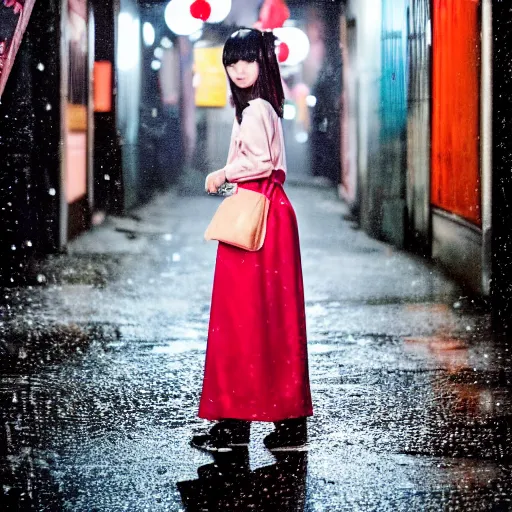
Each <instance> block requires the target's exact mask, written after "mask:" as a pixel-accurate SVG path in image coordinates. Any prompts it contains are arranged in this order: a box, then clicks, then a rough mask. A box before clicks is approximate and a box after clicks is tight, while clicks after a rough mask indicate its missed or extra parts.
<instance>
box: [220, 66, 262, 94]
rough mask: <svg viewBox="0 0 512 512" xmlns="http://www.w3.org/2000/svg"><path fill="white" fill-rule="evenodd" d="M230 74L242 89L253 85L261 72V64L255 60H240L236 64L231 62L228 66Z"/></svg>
mask: <svg viewBox="0 0 512 512" xmlns="http://www.w3.org/2000/svg"><path fill="white" fill-rule="evenodd" d="M226 69H227V72H228V76H229V78H231V80H233V82H234V83H235V84H236V85H237V86H238V87H240V89H247V88H248V87H252V86H253V85H254V84H255V82H256V80H257V79H258V75H259V72H260V66H259V64H258V63H257V62H256V61H255V62H247V61H245V60H239V61H238V62H235V63H234V64H230V65H229V66H228V67H227V68H226Z"/></svg>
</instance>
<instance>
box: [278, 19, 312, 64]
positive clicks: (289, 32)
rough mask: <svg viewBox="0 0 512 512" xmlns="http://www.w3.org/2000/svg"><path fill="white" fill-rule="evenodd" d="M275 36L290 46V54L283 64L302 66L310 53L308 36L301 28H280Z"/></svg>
mask: <svg viewBox="0 0 512 512" xmlns="http://www.w3.org/2000/svg"><path fill="white" fill-rule="evenodd" d="M273 32H274V35H275V36H276V37H277V38H278V39H279V41H282V42H283V43H286V44H287V45H288V48H289V50H290V54H289V55H288V58H287V59H286V60H285V61H284V62H283V63H282V64H283V65H285V66H296V65H297V64H300V63H301V62H302V61H303V60H304V59H305V58H306V57H307V56H308V53H309V48H310V44H309V39H308V36H307V35H306V34H305V32H303V31H302V30H301V29H300V28H297V27H280V28H275V29H274V30H273Z"/></svg>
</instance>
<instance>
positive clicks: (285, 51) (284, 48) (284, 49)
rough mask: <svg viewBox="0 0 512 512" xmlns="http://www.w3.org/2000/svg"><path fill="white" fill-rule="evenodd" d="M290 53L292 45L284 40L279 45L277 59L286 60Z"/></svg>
mask: <svg viewBox="0 0 512 512" xmlns="http://www.w3.org/2000/svg"><path fill="white" fill-rule="evenodd" d="M289 55H290V47H289V46H288V45H287V44H286V43H284V42H281V43H279V46H278V47H277V60H278V61H279V62H285V61H286V59H287V58H288V56H289Z"/></svg>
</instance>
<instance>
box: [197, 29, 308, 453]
mask: <svg viewBox="0 0 512 512" xmlns="http://www.w3.org/2000/svg"><path fill="white" fill-rule="evenodd" d="M223 63H224V66H225V68H226V72H227V75H228V77H229V83H230V86H231V92H232V99H233V103H234V105H235V109H236V119H235V122H234V126H233V133H232V136H231V146H230V150H229V155H228V161H227V165H226V166H225V167H224V168H223V169H220V170H218V171H215V172H212V173H211V174H209V175H208V176H207V178H206V185H205V186H206V189H207V191H208V192H210V193H215V192H216V191H217V190H218V189H219V187H221V186H222V185H223V184H224V183H225V182H226V181H228V182H234V183H237V185H238V186H239V187H244V188H247V189H250V190H255V191H257V192H260V193H263V194H265V195H266V196H267V197H268V198H269V200H270V209H269V214H268V221H267V232H266V237H265V242H264V245H263V247H262V248H261V249H260V250H259V251H255V252H249V251H245V250H243V249H239V248H236V247H234V246H231V245H228V244H224V243H219V247H218V253H217V262H216V267H215V278H214V284H213V294H212V305H211V313H210V325H209V332H208V345H207V352H206V365H205V373H204V382H203V391H202V395H201V402H200V406H199V417H201V418H204V419H208V420H217V421H218V423H217V424H216V425H214V426H213V427H212V428H211V429H210V432H209V434H206V435H198V436H194V437H193V439H192V445H193V446H195V447H196V448H200V449H204V450H211V451H215V450H222V449H229V448H231V447H233V446H236V445H246V444H248V442H249V433H250V422H252V421H268V422H274V423H275V427H276V428H275V431H274V432H272V433H271V434H270V435H268V436H267V437H266V438H265V441H264V442H265V445H266V446H267V448H269V449H271V450H272V449H279V448H291V447H298V446H301V445H304V444H305V443H306V441H307V429H306V418H307V417H308V416H311V415H312V414H313V410H312V405H311V393H310V388H309V375H308V360H307V347H306V321H305V312H304V290H303V284H302V269H301V259H300V248H299V237H298V230H297V221H296V217H295V213H294V210H293V208H292V205H291V204H290V201H289V200H288V198H287V197H286V194H285V192H284V190H283V187H282V186H283V183H284V181H285V177H286V160H285V152H284V141H283V130H282V125H281V119H280V118H281V117H282V116H283V103H284V94H283V87H282V83H281V76H280V72H279V65H278V63H277V58H276V54H275V37H274V36H273V34H272V33H271V32H260V31H259V30H255V29H241V30H238V31H237V32H235V33H234V34H233V35H232V36H231V37H230V38H229V39H228V41H227V42H226V44H225V46H224V52H223Z"/></svg>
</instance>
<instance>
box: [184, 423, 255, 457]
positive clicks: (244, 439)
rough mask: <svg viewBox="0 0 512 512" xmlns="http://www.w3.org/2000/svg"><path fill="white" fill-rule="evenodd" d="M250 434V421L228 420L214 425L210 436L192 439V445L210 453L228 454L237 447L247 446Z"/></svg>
mask: <svg viewBox="0 0 512 512" xmlns="http://www.w3.org/2000/svg"><path fill="white" fill-rule="evenodd" d="M250 432H251V423H250V421H243V420H232V419H226V420H221V421H219V422H218V423H217V424H216V425H214V426H213V427H212V428H211V429H210V432H209V434H203V435H198V436H194V437H192V440H191V442H190V444H191V445H192V446H193V447H194V448H198V449H200V450H205V451H209V452H227V451H231V450H232V449H233V448H234V447H237V446H247V445H248V444H249V438H250Z"/></svg>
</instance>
